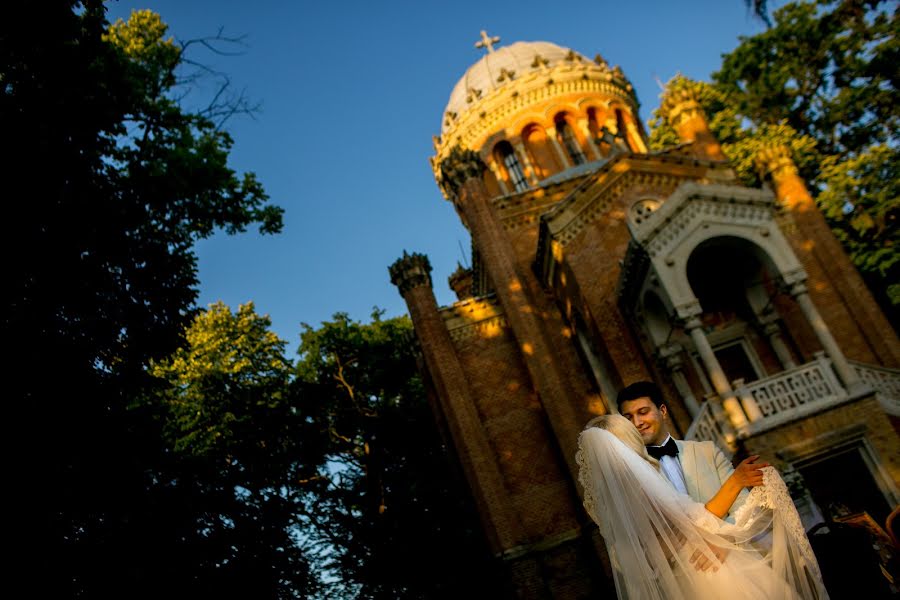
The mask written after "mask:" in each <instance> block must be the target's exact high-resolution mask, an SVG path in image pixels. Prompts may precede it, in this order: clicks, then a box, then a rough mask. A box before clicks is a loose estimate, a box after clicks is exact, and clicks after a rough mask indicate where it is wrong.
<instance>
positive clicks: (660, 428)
mask: <svg viewBox="0 0 900 600" xmlns="http://www.w3.org/2000/svg"><path fill="white" fill-rule="evenodd" d="M619 410H620V411H621V413H622V416H623V417H625V418H626V419H628V420H629V421H631V422H632V423H633V424H634V426H635V427H637V430H638V432H639V433H640V434H641V438H642V439H643V440H644V445H645V446H658V445H660V444H662V442H663V440H664V439H666V436H667V435H668V434H669V428H668V427H667V426H666V423H665V419H666V414H667V410H666V405H665V404H663V405H662V406H659V407H657V406H656V405H655V404H653V401H652V400H650V398H647V397H646V396H645V397H643V398H635V399H634V400H628V401H627V402H623V403H622V406H620V407H619Z"/></svg>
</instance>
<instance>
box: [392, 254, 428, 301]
mask: <svg viewBox="0 0 900 600" xmlns="http://www.w3.org/2000/svg"><path fill="white" fill-rule="evenodd" d="M388 272H389V273H390V274H391V283H393V284H394V285H396V286H397V288H399V290H400V294H401V295H405V294H406V292H408V291H409V290H412V289H414V288H417V287H421V286H428V287H431V263H430V262H428V257H427V256H425V255H424V254H419V253H417V252H414V253H412V254H408V253H407V252H406V250H404V251H403V256H402V257H401V258H398V259H397V260H396V261H395V262H394V264H392V265H391V266H390V267H388Z"/></svg>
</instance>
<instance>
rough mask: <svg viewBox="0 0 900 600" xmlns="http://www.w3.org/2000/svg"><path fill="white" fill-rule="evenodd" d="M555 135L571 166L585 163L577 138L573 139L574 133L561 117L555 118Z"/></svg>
mask: <svg viewBox="0 0 900 600" xmlns="http://www.w3.org/2000/svg"><path fill="white" fill-rule="evenodd" d="M556 135H557V137H558V138H559V142H560V144H562V146H563V148H565V149H566V154H568V155H569V158H570V159H571V161H572V163H573V164H576V165H580V164H582V163H584V162H585V159H584V152H582V151H581V146H579V145H578V138H576V137H575V132H574V131H572V128H571V127H570V126H569V122H568V121H566V119H565V117H563V116H562V115H557V117H556Z"/></svg>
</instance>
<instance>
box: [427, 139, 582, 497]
mask: <svg viewBox="0 0 900 600" xmlns="http://www.w3.org/2000/svg"><path fill="white" fill-rule="evenodd" d="M483 169H484V164H483V163H482V162H481V159H480V158H479V156H478V154H477V153H476V152H473V151H471V150H463V149H461V148H459V147H456V148H454V149H453V151H451V153H450V155H449V156H448V157H447V159H445V160H444V161H443V162H442V163H441V176H442V178H443V179H444V181H446V182H447V183H448V184H449V186H450V188H451V189H453V190H455V202H456V205H457V207H458V210H459V211H460V212H461V213H462V214H463V215H464V216H465V218H466V223H467V224H468V227H469V231H470V232H471V234H472V240H473V242H474V245H475V246H476V247H478V249H479V251H480V252H481V255H482V259H483V262H484V265H485V266H486V267H487V270H488V272H489V274H490V278H491V281H492V282H493V284H494V288H495V291H496V294H497V299H498V300H499V301H500V304H501V305H502V306H503V309H504V314H505V315H506V319H507V322H508V323H509V325H510V327H511V329H512V331H513V334H514V336H515V338H516V340H517V342H518V345H519V351H520V353H521V356H522V359H523V361H524V363H525V366H526V368H527V369H528V374H529V376H530V378H531V381H532V384H533V385H534V388H535V391H537V393H538V396H539V397H540V400H541V404H542V405H543V407H544V411H545V412H546V414H547V418H548V421H549V423H550V427H551V429H552V430H553V433H554V437H555V438H556V440H557V442H558V444H559V451H560V454H561V456H562V458H563V459H564V460H565V461H566V465H567V467H568V469H569V474H570V476H571V477H572V480H573V481H577V480H578V465H577V464H576V463H575V452H576V450H577V437H578V432H579V430H580V428H581V425H582V424H581V423H580V422H579V420H578V417H577V416H576V414H575V410H574V408H573V407H574V406H576V404H577V402H578V400H579V399H576V398H575V397H574V391H573V390H572V387H571V386H570V384H569V380H568V378H567V377H566V376H565V375H564V373H563V369H562V367H561V366H560V365H559V364H558V362H557V352H556V350H555V349H554V346H553V342H552V341H551V339H550V337H549V334H548V332H547V331H546V330H545V328H544V323H543V321H542V317H541V314H542V313H545V312H550V311H552V310H553V307H552V306H550V304H549V301H548V300H547V298H546V297H545V296H544V295H543V294H542V291H541V289H540V284H539V283H538V282H537V279H536V277H535V275H534V273H533V272H532V271H531V270H530V269H528V268H527V267H520V265H519V264H518V263H517V262H516V256H515V252H514V250H513V247H512V244H511V243H510V240H509V238H508V237H507V234H506V232H505V231H504V229H503V226H502V225H501V223H500V222H499V221H498V219H497V218H496V216H495V215H494V213H493V208H492V207H491V205H490V202H489V199H488V197H487V193H486V190H485V189H484V182H483V181H482V179H481V172H482V170H483Z"/></svg>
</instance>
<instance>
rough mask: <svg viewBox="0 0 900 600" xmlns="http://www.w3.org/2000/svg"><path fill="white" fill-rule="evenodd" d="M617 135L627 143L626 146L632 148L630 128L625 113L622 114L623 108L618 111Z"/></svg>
mask: <svg viewBox="0 0 900 600" xmlns="http://www.w3.org/2000/svg"><path fill="white" fill-rule="evenodd" d="M616 133H618V134H619V137H621V138H622V140H623V141H624V142H625V144H626V145H627V146H629V147H631V144H629V143H628V126H627V125H626V124H625V113H623V112H622V109H621V108H617V109H616Z"/></svg>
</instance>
